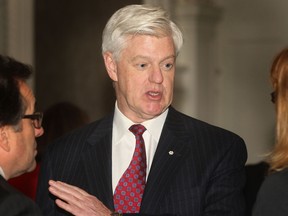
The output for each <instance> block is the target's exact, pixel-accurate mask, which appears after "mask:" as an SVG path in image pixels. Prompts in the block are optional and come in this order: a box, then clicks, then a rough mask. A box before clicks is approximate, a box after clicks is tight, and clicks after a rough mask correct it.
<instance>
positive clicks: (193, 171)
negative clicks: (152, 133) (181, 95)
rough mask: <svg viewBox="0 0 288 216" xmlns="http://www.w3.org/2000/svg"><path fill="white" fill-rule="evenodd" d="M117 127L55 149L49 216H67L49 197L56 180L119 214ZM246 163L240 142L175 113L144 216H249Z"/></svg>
mask: <svg viewBox="0 0 288 216" xmlns="http://www.w3.org/2000/svg"><path fill="white" fill-rule="evenodd" d="M112 121H113V117H112V116H110V117H108V118H105V119H102V120H100V121H97V122H95V123H93V124H91V125H89V126H87V127H86V128H83V129H81V130H77V131H75V132H73V133H70V134H68V135H67V136H66V137H63V138H61V139H59V140H58V141H56V142H55V143H54V144H52V145H51V148H50V150H49V153H48V155H47V157H46V159H45V161H44V162H43V165H42V169H41V174H40V182H39V190H38V193H37V202H38V203H39V205H40V207H41V208H42V210H43V211H44V212H45V215H65V214H61V212H60V211H58V210H57V209H56V208H55V205H54V204H53V199H51V198H50V197H49V195H48V190H47V188H48V185H47V181H48V179H50V178H52V179H54V180H62V181H65V182H67V183H70V184H73V185H76V186H79V187H81V188H84V189H85V190H87V192H88V193H90V194H92V195H95V196H97V197H98V198H99V199H100V200H101V201H102V202H103V203H104V204H105V205H106V206H108V207H109V208H110V209H113V194H112V183H111V176H112V174H111V134H112ZM246 159H247V152H246V147H245V144H244V141H243V140H242V139H241V138H240V137H239V136H237V135H235V134H233V133H231V132H229V131H226V130H224V129H221V128H218V127H215V126H211V125H209V124H207V123H204V122H201V121H198V120H196V119H193V118H191V117H188V116H186V115H183V114H181V113H179V112H177V111H176V110H174V109H173V108H172V107H170V109H169V113H168V116H167V119H166V122H165V124H164V127H163V131H162V134H161V137H160V141H159V144H158V147H157V150H156V153H155V156H154V159H153V164H152V167H151V170H150V173H149V176H148V179H147V183H146V187H145V191H144V194H143V199H142V204H141V209H140V215H141V214H143V215H144V214H145V215H179V216H180V215H181V216H200V215H215V216H216V215H217V216H218V215H219V216H226V215H227V216H228V215H231V216H232V215H233V216H242V215H244V211H245V204H244V198H243V194H242V189H243V187H244V183H245V172H244V165H245V162H246ZM74 167H75V168H74ZM54 211H55V212H54Z"/></svg>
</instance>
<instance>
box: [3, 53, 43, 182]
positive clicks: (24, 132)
mask: <svg viewBox="0 0 288 216" xmlns="http://www.w3.org/2000/svg"><path fill="white" fill-rule="evenodd" d="M31 73H32V68H31V67H30V66H28V65H26V64H23V63H21V62H18V61H16V60H15V59H13V58H11V57H8V56H2V55H0V168H1V169H0V174H1V175H2V176H3V177H4V178H6V179H10V178H12V177H16V176H18V175H21V174H23V173H25V172H31V171H32V170H34V169H35V167H36V161H35V155H36V141H35V137H39V136H41V135H42V134H43V133H44V130H43V128H42V126H41V122H42V114H41V113H36V112H35V97H34V94H33V92H32V90H31V88H30V87H29V86H28V84H27V83H26V81H27V79H28V78H29V77H30V75H31Z"/></svg>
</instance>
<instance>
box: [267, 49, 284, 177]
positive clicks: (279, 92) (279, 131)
mask: <svg viewBox="0 0 288 216" xmlns="http://www.w3.org/2000/svg"><path fill="white" fill-rule="evenodd" d="M270 78H271V82H272V86H273V89H274V95H275V106H276V139H275V147H274V149H273V150H272V152H271V154H270V158H269V163H270V171H271V172H273V171H280V170H283V169H285V168H288V48H285V49H284V50H282V51H281V52H280V53H279V54H278V55H277V56H276V57H275V59H274V61H273V64H272V67H271V74H270Z"/></svg>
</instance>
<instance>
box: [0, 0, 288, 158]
mask: <svg viewBox="0 0 288 216" xmlns="http://www.w3.org/2000/svg"><path fill="white" fill-rule="evenodd" d="M27 1H28V0H25V2H26V3H27ZM147 1H151V0H147ZM8 2H9V5H8V4H7V3H8ZM23 2H24V1H23V0H2V1H0V52H1V53H2V54H10V55H13V56H14V57H16V58H18V59H20V60H22V61H25V62H27V63H31V64H33V65H34V66H35V69H36V77H35V79H34V81H35V91H36V95H37V100H38V105H39V108H40V109H43V110H44V109H46V108H47V107H48V106H50V105H51V104H53V103H55V102H58V101H63V100H68V101H72V102H74V103H76V104H77V105H79V106H80V107H82V108H83V109H85V110H86V111H88V113H89V115H90V117H91V119H96V118H99V117H101V116H102V115H104V114H106V113H107V112H109V111H110V110H111V109H112V107H113V105H114V96H113V95H114V91H113V88H112V86H111V83H110V80H109V79H108V77H107V75H106V72H105V69H104V65H103V60H102V57H101V33H102V30H103V27H104V24H105V22H106V21H107V19H108V17H110V15H111V14H112V13H113V12H114V11H115V10H116V9H118V8H119V7H121V6H123V5H125V4H129V3H138V2H140V0H139V1H133V0H129V1H128V0H126V1H115V0H106V1H105V2H102V1H100V2H101V3H98V2H99V1H93V0H91V1H90V0H86V1H82V2H81V4H79V3H78V2H75V1H68V0H63V1H58V0H49V1H48V0H47V1H35V2H34V6H35V9H36V12H35V14H34V13H32V12H31V11H32V9H33V7H34V6H33V0H29V1H28V2H30V3H29V4H23ZM153 2H156V1H153ZM157 2H158V3H160V4H163V5H164V6H165V7H166V8H167V9H168V10H170V11H171V14H172V16H173V18H174V19H175V20H176V21H177V22H178V24H180V25H181V26H182V27H183V30H184V34H185V35H184V37H185V44H184V49H183V50H182V51H183V52H182V53H181V54H180V56H179V59H178V63H179V65H178V74H177V82H176V86H175V101H174V105H175V106H176V107H177V108H178V109H180V110H181V111H183V112H185V113H187V114H189V115H191V116H194V117H196V118H200V119H203V120H205V121H207V122H210V123H212V124H216V125H218V126H221V127H224V128H226V129H229V130H232V131H234V132H235V133H237V134H239V135H240V136H242V137H243V138H244V139H245V141H246V143H247V148H248V154H249V158H248V163H255V162H258V161H260V160H262V159H263V158H264V157H263V155H264V154H265V153H267V151H268V150H269V149H270V148H271V146H272V145H273V134H274V108H273V105H272V104H271V103H270V98H269V94H270V91H271V87H270V83H269V79H268V73H269V68H270V64H271V62H272V58H273V56H274V55H275V54H276V52H278V51H279V50H280V49H281V48H282V47H284V46H286V45H287V42H288V41H287V38H288V29H287V26H288V23H287V22H288V19H287V13H286V11H285V9H286V8H287V7H288V2H287V1H286V0H277V2H276V3H275V2H274V1H265V2H263V1H262V0H253V1H248V0H247V1H237V0H215V1H212V0H210V1H205V4H204V3H203V2H202V1H194V0H191V1H189V0H181V1H177V2H176V1H174V0H161V1H160V0H159V1H157ZM213 2H214V3H213ZM27 14H30V15H27ZM218 15H219V16H218ZM33 20H34V22H33ZM11 21H12V22H11ZM34 26H35V28H34ZM7 29H9V31H8V30H7ZM33 32H34V33H33ZM8 34H9V35H10V36H9V37H8ZM23 35H24V36H23Z"/></svg>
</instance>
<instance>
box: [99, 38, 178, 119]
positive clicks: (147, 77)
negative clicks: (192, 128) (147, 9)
mask: <svg viewBox="0 0 288 216" xmlns="http://www.w3.org/2000/svg"><path fill="white" fill-rule="evenodd" d="M107 55H108V56H109V54H107ZM107 55H106V57H107ZM111 58H112V57H111ZM104 59H105V63H106V68H107V71H108V73H109V76H110V78H111V79H112V80H114V81H115V88H116V96H117V103H118V107H119V109H120V110H121V112H123V114H124V115H126V116H127V117H128V118H129V119H130V120H132V121H133V122H143V121H145V120H148V119H152V118H154V117H156V116H158V115H160V114H161V113H162V112H164V111H165V110H166V109H167V107H168V106H169V105H170V104H171V103H172V97H173V85H174V75H175V60H176V56H175V51H174V44H173V40H172V38H171V37H160V38H157V37H154V36H147V35H137V36H134V37H132V36H131V37H129V39H128V41H127V46H125V48H124V49H123V51H122V52H121V55H120V59H119V61H114V60H113V61H110V62H109V61H107V58H105V54H104ZM111 62H113V63H111ZM109 63H110V65H109ZM107 64H108V65H107ZM111 65H112V67H111Z"/></svg>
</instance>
